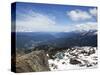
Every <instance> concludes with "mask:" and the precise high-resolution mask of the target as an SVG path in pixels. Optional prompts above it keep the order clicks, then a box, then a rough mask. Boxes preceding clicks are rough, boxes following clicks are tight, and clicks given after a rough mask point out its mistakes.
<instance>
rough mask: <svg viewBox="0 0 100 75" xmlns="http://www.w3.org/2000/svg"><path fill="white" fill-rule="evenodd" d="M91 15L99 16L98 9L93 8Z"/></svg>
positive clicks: (90, 11)
mask: <svg viewBox="0 0 100 75" xmlns="http://www.w3.org/2000/svg"><path fill="white" fill-rule="evenodd" d="M89 13H90V14H91V15H92V16H97V8H92V9H90V10H89Z"/></svg>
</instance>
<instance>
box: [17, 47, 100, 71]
mask: <svg viewBox="0 0 100 75" xmlns="http://www.w3.org/2000/svg"><path fill="white" fill-rule="evenodd" d="M16 55H17V56H16V72H17V73H21V72H40V71H59V70H68V69H81V68H94V67H97V64H98V59H97V47H73V48H68V49H65V50H61V51H59V50H58V51H56V52H55V53H54V52H53V53H52V51H51V52H50V51H48V52H47V51H44V50H39V51H38V50H37V51H32V52H30V53H27V54H26V53H23V52H22V53H21V52H19V53H17V54H16Z"/></svg>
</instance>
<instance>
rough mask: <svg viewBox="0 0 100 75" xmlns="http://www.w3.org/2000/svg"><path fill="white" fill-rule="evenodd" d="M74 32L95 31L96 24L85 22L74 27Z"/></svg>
mask: <svg viewBox="0 0 100 75" xmlns="http://www.w3.org/2000/svg"><path fill="white" fill-rule="evenodd" d="M75 29H76V30H79V31H81V30H85V31H89V30H97V23H96V22H87V23H84V24H78V25H76V26H75Z"/></svg>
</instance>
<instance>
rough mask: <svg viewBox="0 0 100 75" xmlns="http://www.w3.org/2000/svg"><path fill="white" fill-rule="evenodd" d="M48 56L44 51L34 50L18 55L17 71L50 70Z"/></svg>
mask: <svg viewBox="0 0 100 75" xmlns="http://www.w3.org/2000/svg"><path fill="white" fill-rule="evenodd" d="M49 70H50V69H49V65H48V57H47V56H46V53H45V52H44V51H33V52H31V53H28V54H25V55H23V56H20V57H16V72H18V73H20V72H39V71H49Z"/></svg>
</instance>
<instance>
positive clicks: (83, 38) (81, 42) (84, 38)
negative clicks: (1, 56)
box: [12, 30, 97, 49]
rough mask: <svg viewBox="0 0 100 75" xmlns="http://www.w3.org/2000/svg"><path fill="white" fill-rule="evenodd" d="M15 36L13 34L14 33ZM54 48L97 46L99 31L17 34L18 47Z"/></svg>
mask: <svg viewBox="0 0 100 75" xmlns="http://www.w3.org/2000/svg"><path fill="white" fill-rule="evenodd" d="M12 34H13V33H12ZM41 46H42V47H44V46H52V47H57V48H63V47H73V46H93V47H95V46H97V30H89V31H84V30H83V31H72V32H17V33H16V47H17V48H18V49H20V48H31V47H32V48H33V47H37V48H39V47H41Z"/></svg>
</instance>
